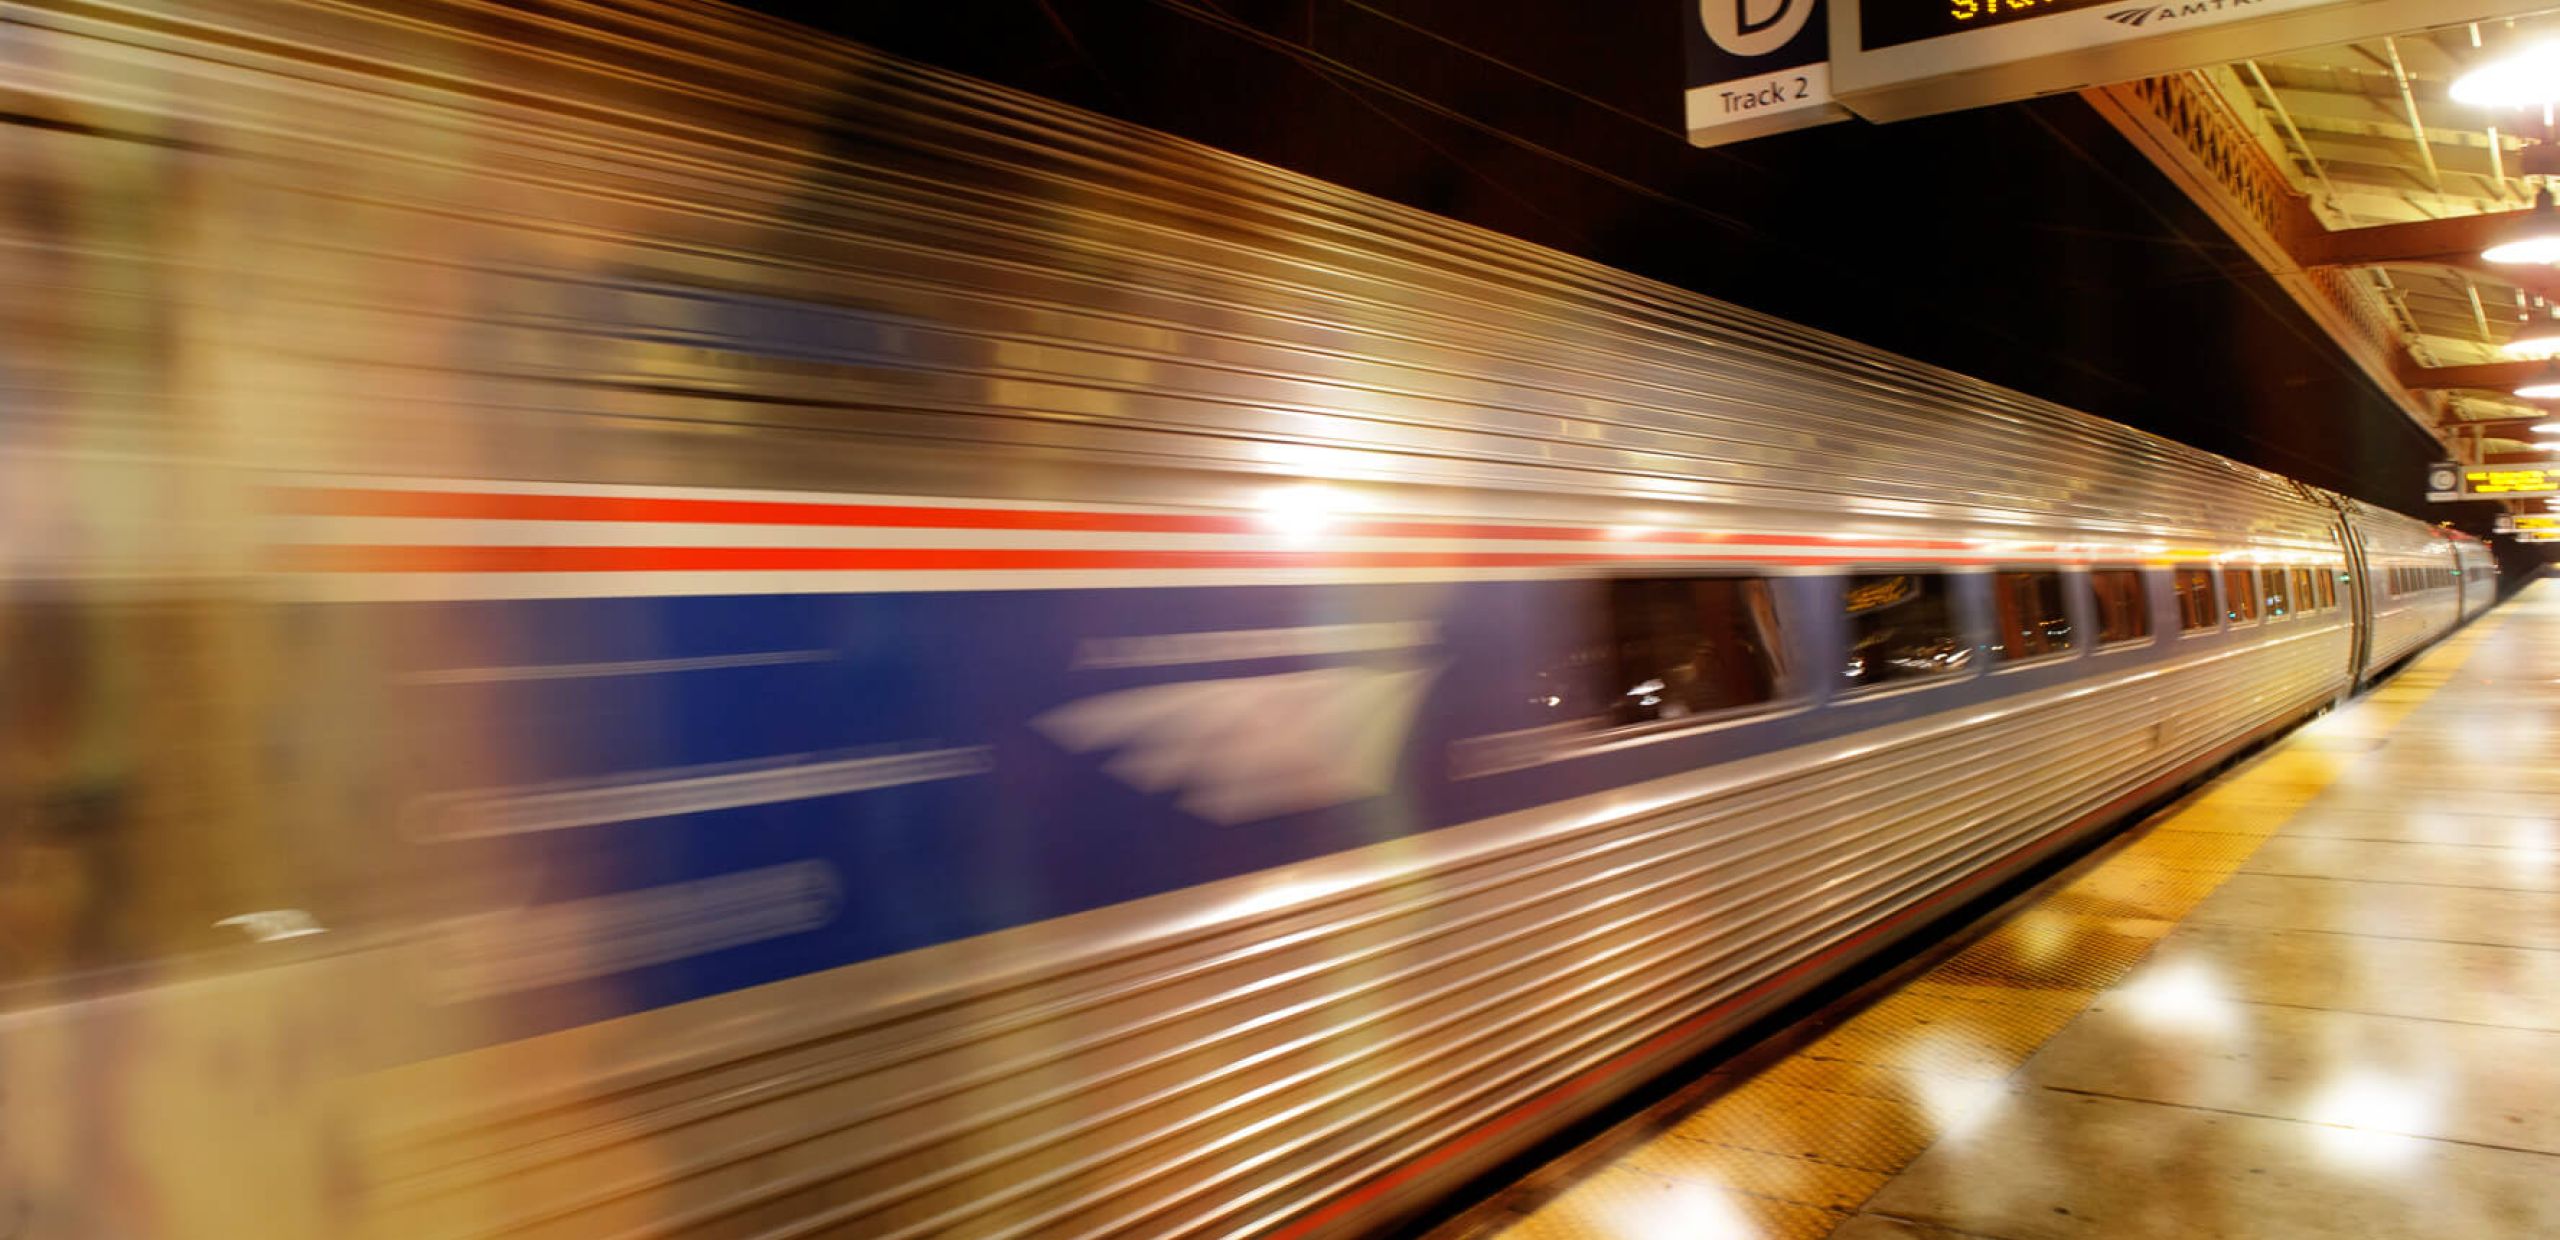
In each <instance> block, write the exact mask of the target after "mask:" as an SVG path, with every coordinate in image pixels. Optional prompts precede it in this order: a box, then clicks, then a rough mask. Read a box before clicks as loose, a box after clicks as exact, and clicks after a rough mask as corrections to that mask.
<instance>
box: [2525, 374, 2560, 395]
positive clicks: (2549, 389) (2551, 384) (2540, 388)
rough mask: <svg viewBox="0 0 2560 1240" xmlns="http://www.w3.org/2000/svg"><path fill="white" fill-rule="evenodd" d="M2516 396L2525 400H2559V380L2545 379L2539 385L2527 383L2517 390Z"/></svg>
mask: <svg viewBox="0 0 2560 1240" xmlns="http://www.w3.org/2000/svg"><path fill="white" fill-rule="evenodd" d="M2516 395H2518V396H2521V397H2523V398H2525V399H2526V400H2560V379H2545V380H2543V381H2542V382H2540V383H2528V384H2526V385H2524V386H2523V387H2520V388H2517V389H2516Z"/></svg>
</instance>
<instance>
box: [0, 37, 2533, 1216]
mask: <svg viewBox="0 0 2560 1240" xmlns="http://www.w3.org/2000/svg"><path fill="white" fill-rule="evenodd" d="M10 21H11V26H10V31H11V33H10V34H9V36H8V39H7V40H6V41H5V42H0V57H4V58H5V61H0V63H5V64H6V65H7V71H6V72H5V73H0V90H5V91H6V93H7V95H8V104H7V107H6V108H5V109H4V111H5V112H6V116H5V117H0V186H5V187H6V190H7V193H6V194H5V195H0V232H5V236H6V240H7V243H8V244H7V245H6V246H4V247H0V252H5V254H6V257H5V258H0V262H5V263H7V264H9V265H10V267H9V272H10V274H11V275H12V276H13V277H14V283H15V284H16V285H17V286H18V287H22V288H41V289H44V290H46V295H45V296H43V297H37V298H24V297H18V298H10V299H7V300H6V304H7V306H8V309H7V311H6V313H7V314H8V316H9V319H8V321H7V322H6V323H5V324H0V326H4V327H5V328H6V329H7V330H5V331H0V385H6V387H7V389H8V392H9V395H8V398H7V400H6V402H5V403H0V418H6V419H8V421H9V423H10V431H9V433H8V435H7V436H6V437H5V440H0V468H5V469H6V471H7V475H6V477H5V478H0V496H5V497H6V502H8V503H9V504H10V511H11V513H12V516H11V517H10V524H9V530H10V535H11V537H10V538H9V539H8V541H7V542H6V543H5V551H6V555H7V556H8V559H7V560H6V562H5V572H6V585H7V592H6V594H5V595H0V626H5V633H6V634H7V640H5V641H0V651H5V655H0V658H5V659H6V660H7V662H6V664H5V671H0V674H5V676H6V677H7V679H6V680H5V681H0V684H5V686H6V688H7V691H8V692H7V696H6V702H7V704H8V714H7V717H6V719H5V721H0V726H5V727H6V728H7V729H8V730H9V731H8V737H7V741H8V744H7V751H8V753H9V755H10V764H11V765H10V766H9V768H8V769H7V772H6V775H5V778H6V780H7V783H6V790H7V793H8V795H9V797H10V802H9V804H10V810H11V812H10V816H9V817H8V818H7V819H6V820H5V822H0V850H5V860H6V862H7V864H5V865H0V918H5V921H0V930H5V931H6V934H5V936H0V947H5V949H6V952H5V957H0V967H5V968H6V969H7V973H6V974H5V976H0V982H5V985H6V989H5V990H0V1003H5V1004H6V1014H5V1017H0V1133H5V1138H0V1218H6V1219H11V1220H17V1221H16V1222H15V1224H14V1225H15V1226H16V1227H17V1228H18V1230H17V1232H16V1233H15V1234H20V1235H36V1236H68V1235H84V1236H86V1235H119V1236H182V1235H183V1236H192V1235H221V1236H232V1235H246V1234H256V1235H268V1236H279V1235H281V1236H302V1235H309V1236H330V1237H345V1236H380V1237H400V1238H403V1240H415V1238H426V1237H452V1238H461V1237H474V1238H491V1240H494V1238H496V1237H562V1238H566V1237H582V1238H583V1237H604V1236H634V1237H636V1236H644V1235H646V1236H688V1237H695V1236H699V1237H710V1236H724V1237H726V1236H737V1237H744V1236H771V1237H781V1236H816V1235H861V1236H871V1237H893V1236H894V1237H906V1236H928V1235H930V1236H1032V1235H1038V1236H1082V1235H1101V1234H1105V1233H1109V1234H1119V1235H1186V1236H1188V1235H1248V1234H1251V1235H1271V1236H1292V1237H1294V1236H1307V1235H1316V1234H1337V1233H1345V1232H1353V1231H1358V1230H1362V1229H1366V1228H1374V1227H1378V1226H1382V1225H1385V1224H1388V1223H1391V1222H1393V1221H1395V1220H1398V1219H1400V1218H1404V1217H1407V1216H1409V1215H1410V1214H1411V1213H1412V1212H1413V1211H1415V1210H1416V1209H1418V1208H1421V1207H1422V1206H1424V1205H1426V1204H1428V1203H1429V1202H1431V1201H1432V1200H1433V1198H1434V1195H1435V1194H1439V1193H1443V1192H1446V1191H1448V1190H1449V1189H1450V1188H1451V1187H1452V1186H1453V1185H1456V1184H1458V1183H1460V1182H1462V1181H1463V1180H1465V1179H1466V1178H1467V1177H1469V1176H1471V1175H1474V1174H1477V1173H1479V1172H1481V1171H1483V1170H1485V1169H1486V1168H1488V1167H1490V1166H1492V1165H1494V1164H1495V1163H1496V1162H1498V1161H1499V1160H1501V1159H1503V1158H1505V1157H1506V1156H1508V1155H1511V1154H1514V1153H1516V1152H1518V1151H1520V1150H1522V1149H1524V1148H1526V1147H1527V1146H1528V1145H1529V1144H1531V1143H1533V1142H1536V1141H1538V1140H1539V1139H1541V1138H1542V1137H1545V1136H1548V1135H1550V1134H1553V1133H1554V1132H1556V1131H1557V1130H1558V1129H1559V1127H1560V1126H1562V1125H1564V1124H1566V1123H1568V1122H1569V1121H1571V1120H1573V1119H1575V1118H1576V1117H1578V1116H1581V1115H1584V1114H1587V1113H1589V1112H1590V1111H1591V1110H1592V1109H1594V1108H1596V1107H1600V1106H1602V1105H1604V1104H1606V1103H1607V1102H1609V1101H1610V1100H1611V1099H1613V1098H1615V1097H1617V1096H1620V1095H1621V1094H1623V1092H1624V1091H1626V1090H1627V1089H1629V1088H1630V1087H1632V1086H1633V1085H1635V1084H1636V1083H1638V1082H1640V1081H1642V1080H1643V1079H1644V1078H1645V1076H1646V1074H1647V1073H1649V1072H1652V1071H1655V1070H1657V1069H1659V1068H1661V1067H1663V1066H1665V1065H1668V1064H1671V1063H1673V1062H1675V1061H1677V1060H1678V1059H1680V1058H1681V1057H1683V1056H1686V1055H1689V1054H1691V1053H1693V1052H1695V1051H1697V1050H1699V1049H1701V1048H1704V1047H1707V1046H1709V1045H1711V1044H1713V1043H1715V1042H1717V1041H1718V1040H1719V1039H1720V1038H1724V1037H1727V1036H1729V1035H1730V1034H1732V1033H1733V1032H1734V1031H1736V1030H1738V1029H1739V1028H1741V1027H1742V1026H1743V1024H1744V1023H1745V1022H1747V1021H1749V1020H1751V1019H1752V1018H1754V1017H1755V1016H1757V1015H1759V1014H1762V1013H1766V1012H1768V1011H1770V1010H1772V1008H1773V1007H1774V1006H1775V1005H1778V1004H1780V1003H1782V1002H1784V1001H1786V1000H1787V999H1789V998H1790V997H1791V996H1796V995H1799V994H1801V993H1803V992H1804V991H1805V990H1806V989H1807V988H1808V987H1810V986H1812V985H1814V984H1815V983H1817V982H1819V981H1820V980H1822V979H1824V978H1826V977H1829V976H1832V975H1834V974H1836V973H1838V972H1839V971H1840V970H1842V969H1844V968H1847V967H1849V966H1850V965H1852V964H1853V963H1855V962H1857V961H1858V960H1860V959H1861V958H1862V957H1865V956H1867V955H1869V954H1870V953H1873V952H1875V951H1876V950H1878V949H1879V948H1881V947H1883V946H1885V945H1887V944H1889V943H1891V942H1893V941H1894V940H1895V939H1896V937H1897V936H1899V935H1902V934H1904V933H1905V932H1906V931H1908V930H1910V929H1912V928H1914V927H1917V926H1920V925H1922V924H1924V923H1926V922H1927V921H1928V920H1929V919H1931V918H1932V917H1933V916H1935V915H1938V914H1941V913H1944V912H1946V911H1948V910H1952V909H1955V908H1957V907H1959V906H1960V905H1961V904H1962V903H1963V902H1964V901H1966V900H1967V899H1968V898H1969V897H1972V896H1974V895H1976V894H1978V893H1982V892H1985V891H1987V890H1989V889H1991V887H1992V886H1993V885H1994V884H1997V883H1999V882H2000V881H2001V880H2003V879H2004V878H2007V877H2009V876H2012V875H2015V874H2017V873H2019V872H2020V871H2021V870H2022V868H2024V867H2027V866H2030V865H2031V864H2033V863H2035V862H2036V861H2037V860H2038V859H2039V858H2042V857H2046V856H2049V855H2052V854H2054V853H2056V852H2057V851H2058V850H2063V849H2067V848H2069V847H2071V846H2072V845H2073V844H2074V843H2076V842H2080V841H2084V840H2087V839H2089V838H2091V836H2092V835H2093V833H2096V832H2099V831H2101V830H2103V829H2104V828H2106V827H2107V826H2108V825H2109V824H2111V823H2114V822H2116V821H2119V820H2120V819H2121V818H2122V816H2123V815H2124V814H2126V813H2127V812H2128V811H2130V810H2132V809H2134V808H2137V807H2139V806H2141V805H2143V804H2145V803H2146V802H2148V801H2150V800H2152V799H2154V798H2157V797H2159V796H2161V795H2163V794H2164V793H2166V792H2168V791H2170V790H2173V789H2175V788H2177V787H2178V786H2180V785H2181V783H2182V782H2183V781H2187V780H2189V779H2191V778H2193V777H2195V776H2197V775H2199V774H2200V773H2202V772H2204V771H2206V770H2208V769H2209V768H2210V767H2211V766H2212V765H2213V764H2215V763H2217V762H2218V761H2220V760H2222V759H2224V758H2226V757H2228V756H2230V755H2232V754H2234V753H2235V752H2237V751H2238V750H2240V749H2241V748H2243V747H2245V746H2247V745H2249V744H2250V743H2251V742H2253V741H2255V740H2257V739H2259V738H2262V737H2265V736H2267V735H2269V734H2271V733H2274V732H2276V731H2278V730H2281V729H2283V728H2285V727H2287V726H2289V725H2291V724H2292V723H2294V722H2295V721H2297V720H2299V719H2301V718H2303V717H2305V716H2306V715H2308V714H2310V713H2312V712H2316V711H2318V710H2320V709H2322V708H2324V707H2326V706H2328V705H2330V704H2332V703H2334V702H2336V701H2338V700H2339V699H2340V698H2342V697H2343V696H2344V695H2346V694H2349V693H2351V692H2352V691H2353V690H2354V689H2355V687H2356V686H2357V685H2358V684H2359V683H2361V682H2363V681H2365V680H2368V679H2370V678H2371V677H2373V676H2375V675H2378V674H2379V673H2381V672H2382V671H2383V670H2384V669H2385V668H2387V667H2388V666H2389V665H2391V664H2392V663H2394V662H2396V661H2398V660H2400V659H2403V658H2405V657H2406V656H2408V655H2409V654H2410V653H2411V652H2413V651H2415V650H2417V649H2419V648H2421V647H2423V646H2424V645H2426V644H2427V643H2428V642H2430V641H2431V640H2433V639H2435V638H2436V637H2438V636H2440V635H2441V634H2443V633H2444V632H2446V631H2447V630H2448V629H2450V628H2451V627H2452V626H2453V625H2454V624H2455V623H2456V621H2457V615H2458V612H2459V611H2460V610H2461V606H2462V605H2461V603H2460V602H2459V599H2460V597H2461V596H2462V594H2463V592H2462V591H2460V590H2457V589H2456V588H2455V578H2454V577H2453V570H2454V568H2455V566H2456V564H2457V559H2456V556H2457V555H2458V554H2461V552H2459V551H2458V550H2457V549H2456V548H2455V547H2454V545H2453V544H2450V543H2448V542H2447V540H2445V539H2444V538H2442V537H2439V536H2438V535H2437V534H2435V533H2434V532H2432V531H2430V530H2429V529H2428V528H2427V527H2425V526H2424V525H2422V524H2420V523H2418V522H2416V521H2413V520H2411V519H2409V518H2406V517H2402V516H2399V515H2397V514H2394V513H2390V512H2386V511H2383V510H2380V509H2377V508H2374V507H2371V506H2368V505H2365V504H2361V503H2358V502H2355V501H2352V500H2347V499H2342V498H2340V497H2338V496H2335V495H2330V494H2327V493H2324V492H2321V491H2318V490H2316V489H2313V488H2310V487H2306V486H2303V485H2300V484H2297V483H2295V482H2292V481H2288V480H2287V479H2285V478H2282V477H2278V476H2276V475H2273V474H2270V473H2267V472H2265V471H2262V470H2258V469H2253V468H2250V467H2248V466H2244V465H2241V464H2237V463H2235V462H2232V461H2229V460H2225V459H2222V458H2219V457H2216V456H2213V455H2210V454H2207V453H2204V452H2200V451H2196V450H2193V449H2190V448H2186V447H2182V446H2180V445H2178V444H2174V443H2170V442H2167V441H2164V440H2161V439H2159V438H2156V437H2153V436H2150V435H2146V434H2142V433H2139V432H2136V431H2133V430H2130V429H2127V428H2125V427H2122V426H2118V425H2114V424H2111V423H2108V422H2104V421H2101V420H2098V419H2095V418H2091V417H2087V416H2083V415H2081V414H2077V413H2074V412H2072V411H2070V410H2067V409H2062V408H2058V407H2055V406H2053V405H2051V404H2047V403H2044V402H2041V401H2038V400H2034V399H2031V398H2029V397H2026V396H2022V395H2020V394H2018V393H2015V392H2009V391H2004V390H2001V389H1999V388H1996V387H1992V386H1989V385H1987V384H1983V383H1979V382H1975V381H1973V380H1970V379H1967V378H1965V377H1963V376H1960V375H1955V374H1950V373H1947V372H1945V371H1941V370H1936V369H1933V368H1930V367H1927V366H1923V365H1919V364H1916V363H1913V362H1910V361H1907V360H1904V359H1901V358H1897V357H1893V356H1889V355H1886V354H1883V353H1880V352H1878V351H1876V350H1873V349H1869V348H1865V347H1862V346H1860V345H1858V344H1855V343H1853V342H1850V341H1846V340H1841V339H1838V338H1835V337H1831V336H1826V335H1823V334H1821V333H1818V332H1813V331H1808V330H1805V329H1802V328H1799V327H1795V326H1791V325H1789V324H1786V323H1783V322H1779V321H1776V320H1773V319H1770V318H1768V317H1766V316H1763V315H1759V314H1755V313H1752V312H1749V311H1746V310H1742V309H1738V308H1736V307H1733V306H1728V305H1724V304H1722V303H1719V302H1716V301H1712V300H1709V299H1707V298H1704V297H1700V296H1696V295H1693V294H1690V293H1687V292H1683V291H1680V290H1676V289H1672V288H1667V287H1664V286H1661V285H1658V284H1653V283H1649V282H1647V281H1644V280H1640V279H1636V278H1634V277H1631V276H1628V275H1625V274H1622V273H1619V272H1615V271H1611V270H1608V269H1605V268H1602V267H1598V266H1595V265H1593V264H1590V263H1587V262H1582V261H1578V260H1576V259H1573V258H1570V257H1567V256H1564V255H1561V254H1556V253H1553V252H1549V251H1546V250H1543V249H1540V248H1537V247H1535V246H1531V245H1527V244H1523V243H1520V242H1517V241H1514V240H1510V239H1506V238H1504V237H1501V236H1497V235H1493V234H1489V233H1486V232H1483V231H1480V230H1476V229H1473V228H1469V227H1465V226H1462V225H1459V224H1455V223H1451V222H1449V221H1446V220H1442V219H1438V218H1435V217H1432V216H1429V215H1426V214H1423V213H1420V212H1416V211H1412V210H1407V209H1404V208H1401V207H1397V206H1395V205H1392V204H1388V203H1384V202H1380V201H1377V200H1374V199H1370V198H1365V197H1362V196H1360V195H1358V194H1355V193H1351V192H1347V191H1345V190H1342V189H1339V188H1336V187H1332V186H1328V185H1325V184H1322V183H1318V182H1315V181H1311V180H1308V179H1306V178H1303V177H1299V176H1295V175H1291V174H1289V173H1285V172H1282V171H1278V170H1275V169H1272V168H1269V167H1265V166H1262V165H1259V164H1255V163H1253V162H1250V161H1247V160H1243V159H1239V158H1234V157H1231V156H1227V155H1224V154H1221V153H1218V152H1216V151H1212V150H1207V149H1204V148H1201V147H1198V146H1194V145H1191V144H1189V143H1185V142H1182V141H1178V140H1174V139H1171V138H1167V137H1165V136H1163V135H1159V134H1154V133H1150V132H1146V131H1143V130H1139V129H1136V128H1132V127H1130V126H1127V125H1122V124H1117V123H1113V122H1110V121H1107V120H1103V119H1099V118H1096V117H1093V116H1089V115H1085V114H1081V113H1078V112H1075V111H1072V110H1069V109H1066V108H1062V107H1058V106H1054V105H1051V104H1048V103H1045V102H1042V101H1040V100H1037V99H1033V98H1028V97H1025V96H1022V95H1019V94H1015V93H1012V92H1009V91H1005V90H1000V89H996V88H993V87H989V86H986V85H983V84H979V83H976V82H972V81H969V80H966V79H963V78H959V77H955V76H952V75H949V74H946V73H940V72H936V71H932V70H929V69H924V68H919V67H917V66H914V65H910V64H906V63H902V62H899V61H896V60H893V59H890V58H887V57H884V56H880V55H876V54H873V53H871V52H868V51H865V50H863V49H861V48H858V47H852V46H847V45H844V44H841V43H837V42H831V41H829V40H826V39H823V38H820V37H817V36H815V35H812V34H811V33H809V32H807V31H805V30H800V29H797V28H793V27H790V26H787V25H784V24H781V23H778V22H774V21H770V20H766V19H763V18H760V17H756V16H753V15H749V14H745V13H737V12H731V11H727V10H722V9H717V8H713V7H708V6H703V5H685V6H682V7H676V6H661V5H657V4H652V3H647V2H645V0H631V2H628V3H602V4H582V5H576V6H558V7H551V8H539V9H515V8H502V7H497V6H483V5H478V4H472V3H467V2H465V0H455V2H453V3H449V4H442V5H437V6H431V7H420V6H414V5H394V4H383V5H380V6H374V5H368V4H363V3H351V4H331V5H325V6H322V5H311V6H301V5H287V4H278V3H268V2H263V0H210V2H208V3H189V4H185V5H176V4H168V3H155V2H153V0H144V2H142V3H138V4H134V5H126V6H117V7H102V6H95V5H85V4H68V3H65V4H56V3H51V2H49V0H37V2H36V3H32V4H28V5H23V6H20V7H18V8H17V9H15V10H13V12H12V15H11V18H10ZM2462 563H2463V564H2464V566H2465V567H2464V574H2463V576H2462V578H2461V581H2462V582H2463V583H2464V584H2466V585H2468V584H2469V583H2472V582H2475V581H2479V580H2484V579H2485V578H2484V577H2482V576H2481V575H2480V574H2479V573H2478V572H2477V570H2476V569H2474V568H2472V567H2470V565H2471V563H2472V561H2462ZM2475 597H2477V596H2475ZM37 651H41V652H42V654H41V655H39V654H36V653H33V652H37Z"/></svg>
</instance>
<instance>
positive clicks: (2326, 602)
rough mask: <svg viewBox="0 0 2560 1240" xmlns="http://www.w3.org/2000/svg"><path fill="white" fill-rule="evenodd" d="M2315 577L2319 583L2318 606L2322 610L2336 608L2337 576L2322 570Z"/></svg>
mask: <svg viewBox="0 0 2560 1240" xmlns="http://www.w3.org/2000/svg"><path fill="white" fill-rule="evenodd" d="M2316 576H2317V578H2318V580H2319V582H2320V606H2322V607H2323V608H2328V607H2335V606H2337V605H2338V575H2337V574H2336V573H2334V572H2331V571H2330V570H2328V569H2325V568H2324V569H2321V570H2320V571H2319V572H2318V573H2317V574H2316Z"/></svg>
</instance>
